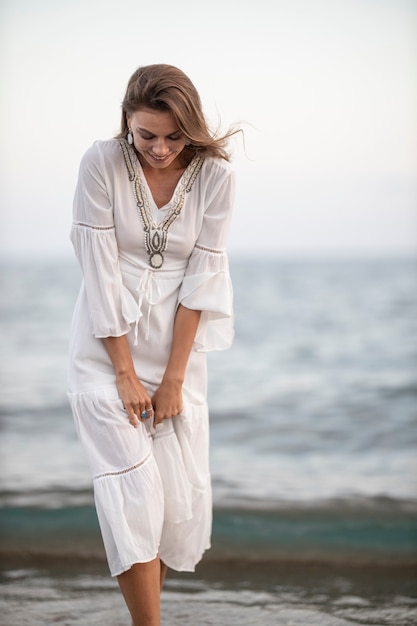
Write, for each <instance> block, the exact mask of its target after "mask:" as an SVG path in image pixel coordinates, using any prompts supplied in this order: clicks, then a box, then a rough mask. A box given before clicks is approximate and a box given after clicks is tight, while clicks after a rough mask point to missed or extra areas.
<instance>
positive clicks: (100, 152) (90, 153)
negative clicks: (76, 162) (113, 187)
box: [81, 139, 120, 163]
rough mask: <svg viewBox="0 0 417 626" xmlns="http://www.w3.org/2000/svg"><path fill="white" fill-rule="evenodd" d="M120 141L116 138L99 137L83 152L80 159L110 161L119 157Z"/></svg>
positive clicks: (86, 161) (85, 160)
mask: <svg viewBox="0 0 417 626" xmlns="http://www.w3.org/2000/svg"><path fill="white" fill-rule="evenodd" d="M119 155H120V143H119V140H118V139H104V140H103V139H99V140H97V141H95V142H94V143H93V144H92V145H91V146H90V147H89V148H88V149H87V150H86V151H85V152H84V155H83V157H82V159H81V161H82V162H84V163H89V162H93V163H94V162H100V161H101V162H103V160H104V161H112V160H115V159H117V158H119Z"/></svg>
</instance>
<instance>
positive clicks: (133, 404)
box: [102, 335, 152, 427]
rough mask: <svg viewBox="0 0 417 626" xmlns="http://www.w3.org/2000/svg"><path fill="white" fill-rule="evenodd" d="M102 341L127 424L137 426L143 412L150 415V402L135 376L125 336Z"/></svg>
mask: <svg viewBox="0 0 417 626" xmlns="http://www.w3.org/2000/svg"><path fill="white" fill-rule="evenodd" d="M102 341H103V343H104V347H105V348H106V350H107V352H108V355H109V357H110V359H111V362H112V363H113V367H114V371H115V374H116V386H117V391H118V392H119V396H120V399H121V401H122V402H123V406H124V408H125V409H126V411H127V415H128V418H129V422H130V423H131V424H132V426H135V427H136V426H139V423H140V422H142V421H143V419H142V418H141V413H142V412H143V411H148V413H150V411H152V402H151V398H150V396H149V394H148V392H147V391H146V389H145V387H144V386H143V385H142V383H141V382H140V380H139V378H138V377H137V376H136V372H135V367H134V364H133V360H132V355H131V352H130V348H129V344H128V342H127V338H126V335H122V336H121V337H104V338H103V339H102Z"/></svg>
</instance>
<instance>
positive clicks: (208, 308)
mask: <svg viewBox="0 0 417 626" xmlns="http://www.w3.org/2000/svg"><path fill="white" fill-rule="evenodd" d="M226 165H227V167H224V169H223V170H221V171H220V172H219V171H217V172H215V173H216V176H213V178H214V180H212V181H209V183H208V184H209V185H211V187H212V192H211V193H210V195H209V196H208V199H207V205H206V209H205V211H204V217H203V222H202V227H201V230H200V233H199V236H198V238H197V241H196V243H195V246H194V249H193V251H192V253H191V255H190V258H189V261H188V266H187V269H186V272H185V276H184V279H183V282H182V285H181V288H180V293H179V303H180V304H182V305H183V306H185V307H187V308H189V309H194V310H198V311H201V312H202V313H201V318H200V324H199V327H198V330H197V334H196V339H195V349H196V350H197V351H198V352H209V351H212V350H225V349H227V348H229V347H230V345H231V344H232V341H233V336H234V330H233V290H232V283H231V279H230V273H229V262H228V257H227V252H226V244H227V237H228V233H229V226H230V220H231V216H232V209H233V202H234V194H235V173H234V170H232V169H231V168H230V166H228V164H226ZM219 174H220V175H219Z"/></svg>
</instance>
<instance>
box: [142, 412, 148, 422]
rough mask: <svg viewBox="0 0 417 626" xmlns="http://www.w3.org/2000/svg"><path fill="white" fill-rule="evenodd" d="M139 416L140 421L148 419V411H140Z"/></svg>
mask: <svg viewBox="0 0 417 626" xmlns="http://www.w3.org/2000/svg"><path fill="white" fill-rule="evenodd" d="M140 416H141V418H142V419H144V420H146V419H148V417H149V413H148V411H142V413H141V414H140Z"/></svg>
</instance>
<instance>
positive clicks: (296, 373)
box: [0, 255, 417, 626]
mask: <svg viewBox="0 0 417 626" xmlns="http://www.w3.org/2000/svg"><path fill="white" fill-rule="evenodd" d="M230 267H231V274H232V280H233V285H234V303H235V333H236V334H235V340H234V344H233V346H232V348H231V349H229V350H228V351H226V352H218V353H212V354H209V355H208V364H209V406H210V419H211V471H212V481H213V497H214V522H213V536H212V548H211V550H210V551H209V552H208V553H207V555H206V556H205V558H204V560H203V563H202V564H201V565H199V566H198V568H197V571H196V573H195V574H193V575H189V574H184V575H181V574H175V573H173V574H171V575H170V576H169V577H168V580H167V584H166V588H165V590H164V591H163V594H162V615H163V618H162V624H164V625H165V626H175V625H177V624H178V625H181V626H187V625H188V624H189V625H190V626H191V625H192V626H200V625H201V626H203V625H205V624H217V625H220V626H231V625H233V624H239V625H240V626H244V625H245V624H247V625H248V626H249V625H251V626H260V625H275V624H276V625H282V626H283V625H287V626H290V625H300V626H310V625H311V626H315V625H317V626H338V625H340V626H343V624H346V625H347V624H374V625H392V626H403V625H404V626H405V625H410V624H417V454H416V450H417V258H416V257H412V256H406V255H404V256H401V255H386V256H383V255H381V256H374V257H369V256H368V257H366V256H359V255H351V256H350V257H349V256H346V257H344V258H341V257H331V256H328V257H325V256H323V257H321V258H318V257H317V256H315V257H311V258H309V257H307V256H303V257H302V256H293V257H278V256H274V255H270V256H252V257H249V256H247V257H242V256H239V255H236V256H233V255H231V258H230ZM0 278H1V294H2V295H1V304H0V331H1V346H2V347H1V357H0V359H1V360H0V374H1V399H0V434H1V439H0V463H1V468H0V469H1V472H0V476H1V493H0V524H1V536H0V556H1V564H0V624H4V625H7V626H8V625H11V624H18V625H19V626H24V625H26V624H27V625H31V626H33V625H35V624H36V625H37V624H39V625H42V626H45V625H46V624H57V623H60V624H67V625H68V626H71V625H73V624H80V625H86V626H93V625H94V624H101V626H106V625H107V624H109V625H111V626H118V625H120V626H122V625H124V624H126V625H128V624H129V619H128V616H127V613H126V609H125V607H124V604H123V601H122V599H121V596H120V593H119V591H118V589H117V583H116V581H115V580H113V579H111V578H110V576H109V573H108V570H107V565H106V562H105V558H104V551H103V547H102V543H101V538H100V534H99V530H98V523H97V518H96V514H95V511H94V506H93V497H92V486H91V478H90V475H89V470H88V467H87V463H86V459H85V457H84V453H83V451H82V449H81V446H80V444H79V442H78V440H77V437H76V433H75V430H74V426H73V422H72V417H71V413H70V409H69V405H68V402H67V396H66V371H67V351H68V335H69V327H70V322H71V316H72V310H73V307H74V303H75V300H76V297H77V292H78V289H79V285H80V280H81V275H80V271H79V268H78V266H77V264H76V262H75V260H72V259H66V258H65V259H59V258H58V259H52V260H51V259H49V260H31V261H27V260H23V259H18V260H17V259H13V260H11V259H9V260H3V261H1V264H0ZM164 620H165V621H164Z"/></svg>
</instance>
